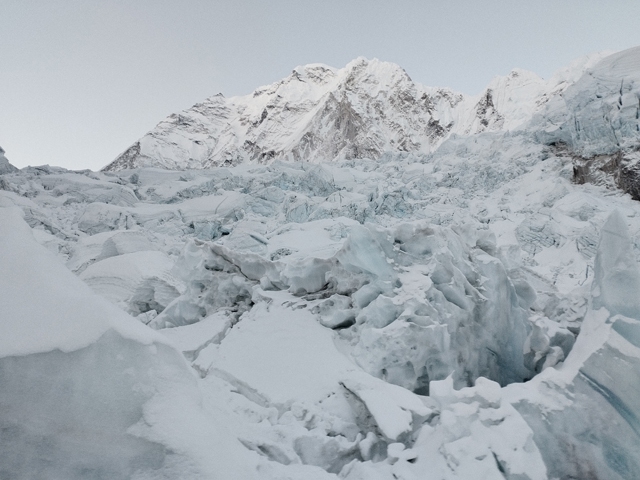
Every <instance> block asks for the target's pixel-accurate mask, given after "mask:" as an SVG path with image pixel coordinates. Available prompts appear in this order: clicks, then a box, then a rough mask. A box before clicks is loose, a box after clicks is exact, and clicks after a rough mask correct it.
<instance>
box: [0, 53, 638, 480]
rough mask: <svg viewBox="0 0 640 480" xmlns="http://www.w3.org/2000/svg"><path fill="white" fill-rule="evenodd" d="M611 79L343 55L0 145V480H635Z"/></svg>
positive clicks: (571, 70) (633, 342)
mask: <svg viewBox="0 0 640 480" xmlns="http://www.w3.org/2000/svg"><path fill="white" fill-rule="evenodd" d="M638 85H640V47H639V48H633V49H629V50H625V51H623V52H618V53H613V54H608V53H602V54H594V55H590V56H587V57H585V58H582V59H579V60H577V61H576V62H574V63H573V64H571V65H570V66H568V67H567V68H565V69H563V70H560V71H559V72H557V73H556V74H555V75H554V76H553V77H552V78H550V79H548V80H544V79H542V78H540V77H538V76H537V75H535V74H534V73H531V72H526V71H524V70H519V69H516V70H513V71H512V72H510V73H509V74H508V75H507V76H503V77H497V78H496V79H494V80H493V81H492V82H491V83H490V85H489V86H488V87H487V89H485V91H483V92H482V93H481V94H480V95H478V96H475V97H473V96H468V95H464V94H459V93H456V92H452V91H451V90H449V89H444V88H432V87H425V86H422V85H419V84H417V83H415V82H413V81H412V80H411V79H410V78H409V76H408V75H407V74H406V73H405V72H404V71H403V70H402V69H401V68H400V67H398V66H397V65H394V64H390V63H387V62H381V61H378V60H367V59H364V58H359V59H356V60H354V61H353V62H351V63H349V64H348V65H347V66H346V67H345V68H342V69H335V68H332V67H328V66H326V65H321V64H312V65H307V66H303V67H297V68H296V69H295V70H294V71H293V73H292V74H291V75H290V76H289V77H287V78H285V79H283V80H282V81H280V82H277V83H275V84H273V85H270V86H265V87H260V88H258V89H257V90H256V91H255V92H253V93H252V94H251V95H248V96H245V97H234V98H230V99H225V98H224V97H223V96H222V95H217V96H214V97H211V98H209V99H206V100H205V101H203V102H202V103H199V104H197V105H195V106H193V107H192V108H190V109H187V110H185V111H183V112H180V113H177V114H174V115H171V116H169V117H168V118H167V119H165V120H164V121H162V122H160V123H159V124H158V125H157V126H156V127H155V128H154V129H152V130H151V131H150V132H149V133H147V134H146V135H145V136H144V137H143V138H141V139H140V140H139V141H137V142H135V143H134V144H133V145H132V146H131V147H130V148H129V149H127V150H126V151H125V152H124V153H123V154H122V155H120V156H119V157H118V158H117V159H115V160H114V161H113V162H112V163H111V164H109V165H107V166H106V167H105V168H104V169H103V170H102V171H100V172H93V171H90V170H82V171H70V170H66V169H64V168H61V167H53V166H48V165H43V166H38V167H26V168H23V169H20V170H19V169H17V168H15V167H13V166H12V165H11V164H10V163H9V161H8V160H7V159H6V157H5V156H4V150H1V149H0V248H1V249H2V252H3V253H2V255H0V265H1V271H2V272H3V274H2V275H0V306H1V307H2V308H1V310H2V315H1V316H0V328H1V329H2V335H0V384H1V385H2V388H1V389H0V477H2V478H5V477H6V478H11V479H22V478H25V479H27V478H29V479H30V478H65V479H73V478H77V479H81V478H82V479H85V478H95V479H107V478H108V479H118V478H122V479H125V478H133V479H168V478H171V479H198V478H202V479H217V478H220V479H228V478H238V479H252V478H255V479H258V478H259V479H336V478H342V479H346V480H358V479H380V480H383V479H388V480H392V479H407V480H409V479H411V480H413V479H447V480H449V479H451V480H453V479H461V480H464V479H476V478H478V479H479V478H482V479H504V478H506V479H529V480H537V479H540V480H542V479H562V480H565V479H567V480H568V479H576V478H580V479H583V478H584V479H607V480H610V479H612V480H615V479H621V480H622V479H631V478H640V401H639V400H638V399H639V398H640V374H639V373H638V372H640V364H639V362H640V300H639V297H638V292H639V289H640V267H639V266H638V263H637V262H638V260H639V259H640V242H639V241H638V240H637V239H638V238H640V235H639V234H640V204H638V198H639V196H638V193H637V192H640V187H639V183H638V181H637V180H636V169H635V165H636V161H637V159H638V145H639V140H640V120H639V114H638V112H639V111H640V103H639V98H640V91H638Z"/></svg>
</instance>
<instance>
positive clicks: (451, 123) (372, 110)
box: [104, 55, 599, 171]
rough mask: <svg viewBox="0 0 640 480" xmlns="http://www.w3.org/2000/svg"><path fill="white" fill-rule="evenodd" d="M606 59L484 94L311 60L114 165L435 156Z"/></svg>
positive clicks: (524, 117)
mask: <svg viewBox="0 0 640 480" xmlns="http://www.w3.org/2000/svg"><path fill="white" fill-rule="evenodd" d="M598 58H599V56H598V55H594V56H590V57H587V58H585V59H583V60H582V61H579V62H576V64H575V65H573V66H572V67H571V68H570V69H569V70H568V71H563V72H561V73H559V74H558V75H556V76H555V77H554V78H552V79H551V80H550V81H544V80H542V79H541V78H540V77H539V76H537V75H536V74H534V73H531V72H527V71H524V70H514V71H512V72H511V73H510V74H509V75H508V76H506V77H497V78H496V79H494V80H493V81H492V82H491V84H490V85H489V86H488V87H487V89H486V90H485V91H484V92H483V93H482V94H481V95H479V96H477V97H470V96H467V95H463V94H460V93H456V92H453V91H451V90H449V89H446V88H431V87H425V86H422V85H420V84H416V83H414V82H413V81H412V80H411V79H410V78H409V76H408V75H407V73H406V72H405V71H404V70H402V68H400V67H399V66H397V65H395V64H392V63H388V62H381V61H379V60H371V61H369V60H366V59H364V58H359V59H356V60H354V61H353V62H351V63H349V64H348V65H347V66H346V67H345V68H342V69H339V70H337V69H335V68H331V67H328V66H326V65H320V64H313V65H306V66H303V67H298V68H296V69H295V70H294V71H293V72H292V73H291V75H290V76H288V77H287V78H285V79H283V80H281V81H279V82H277V83H274V84H273V85H269V86H266V87H261V88H258V89H257V90H256V91H254V92H253V93H252V94H251V95H247V96H244V97H233V98H230V99H226V98H224V97H223V96H222V95H220V94H219V95H216V96H214V97H210V98H208V99H206V100H205V101H204V102H202V103H199V104H196V105H194V106H193V107H191V108H190V109H187V110H185V111H182V112H180V113H178V114H173V115H170V116H169V117H168V118H167V119H165V120H164V121H162V122H161V123H160V124H158V126H156V128H154V129H153V130H152V131H150V132H149V133H147V134H146V135H145V136H144V137H143V138H142V139H140V140H139V141H138V142H136V143H135V144H134V145H132V146H131V147H129V149H127V150H126V151H125V152H124V153H123V154H122V155H120V156H119V157H118V158H117V159H116V160H115V161H114V162H112V163H111V164H109V165H108V166H107V167H105V169H104V170H105V171H116V170H121V169H123V168H137V167H159V168H169V169H187V168H210V167H214V166H220V165H223V166H231V165H238V164H241V163H245V162H248V163H257V164H265V163H269V162H271V161H273V160H275V159H281V160H295V161H304V162H312V163H319V162H327V161H334V160H336V159H351V158H373V159H377V158H379V157H380V156H381V155H383V154H384V153H398V152H411V153H425V154H426V153H430V152H432V151H433V150H434V149H435V148H437V147H438V146H439V145H440V144H441V143H442V142H443V141H444V140H445V139H446V138H448V137H450V136H451V135H453V134H459V135H473V134H476V133H480V132H484V131H506V130H513V129H516V128H517V127H519V126H521V125H523V124H524V123H526V122H527V121H528V120H529V119H530V118H531V116H532V115H533V114H535V113H536V112H538V111H539V110H540V109H541V108H542V106H543V104H544V103H545V102H547V101H549V100H550V99H552V98H555V97H556V96H558V95H559V94H560V93H561V92H563V91H564V89H566V88H567V87H568V86H569V85H571V84H573V83H574V82H575V81H576V79H577V78H578V77H579V76H580V74H581V73H583V72H584V71H585V69H586V68H587V67H588V66H590V65H592V64H593V63H595V62H596V60H597V59H598Z"/></svg>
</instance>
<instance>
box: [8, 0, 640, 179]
mask: <svg viewBox="0 0 640 480" xmlns="http://www.w3.org/2000/svg"><path fill="white" fill-rule="evenodd" d="M639 20H640V1H638V0H606V1H605V0H536V1H525V0H501V1H498V0H439V1H432V0H422V1H418V0H394V1H382V0H368V1H364V0H362V1H361V0H350V1H349V0H342V1H337V0H318V1H314V2H312V1H306V0H297V1H293V0H272V1H266V0H209V1H205V0H181V1H164V0H127V1H124V0H122V1H116V0H40V1H36V0H0V22H1V23H0V146H2V147H3V148H4V149H5V150H6V151H7V154H6V155H7V157H8V158H9V160H10V161H11V162H12V163H13V164H14V165H16V166H18V167H23V166H26V165H42V164H50V165H59V166H64V167H67V168H72V169H80V168H91V169H94V170H97V169H99V168H101V167H103V166H104V165H105V164H107V163H108V162H110V161H111V160H113V158H115V157H116V156H117V155H118V154H119V153H120V152H122V151H123V150H125V149H126V148H127V147H128V146H129V145H130V144H131V143H133V142H134V141H135V140H137V139H138V138H139V137H141V136H142V135H143V134H144V133H145V132H146V131H148V130H150V129H151V128H153V126H154V125H155V124H156V123H158V122H159V121H160V120H162V119H163V118H164V117H165V116H167V115H168V114H170V113H172V112H175V111H178V110H181V109H183V108H187V107H189V106H191V105H192V104H194V103H196V102H198V101H200V100H202V99H204V98H205V97H208V96H210V95H213V94H216V93H218V92H222V93H223V94H224V95H225V96H233V95H243V94H247V93H250V92H251V91H253V90H254V89H255V88H256V87H258V86H260V85H264V84H268V83H272V82H274V81H277V80H279V79H280V78H282V77H284V76H286V75H288V74H289V73H290V71H291V70H292V69H293V68H294V67H295V66H297V65H301V64H306V63H314V62H322V63H326V64H329V65H332V66H334V67H342V66H344V65H345V64H346V63H347V62H348V61H349V60H351V59H353V58H355V57H358V56H365V57H368V58H373V57H376V58H379V59H381V60H387V61H391V62H395V63H397V64H399V65H400V66H402V67H403V68H404V69H405V70H406V71H407V72H408V73H409V75H410V76H411V78H413V80H414V81H417V82H420V83H423V84H425V85H431V86H447V87H451V88H453V89H455V90H458V91H461V92H464V93H470V94H476V93H479V92H480V91H481V90H482V88H483V87H484V86H485V85H486V84H487V83H488V82H489V80H490V79H491V78H492V77H494V76H495V75H502V74H506V73H508V72H509V71H510V70H511V69H512V68H513V67H520V68H525V69H528V70H532V71H534V72H536V73H538V74H539V75H541V76H543V77H545V78H548V77H549V76H550V75H551V74H552V73H553V72H554V71H555V70H556V69H558V68H560V67H562V66H565V65H566V64H568V63H569V62H570V61H572V60H573V59H575V58H578V57H580V56H582V55H585V54H588V53H592V52H595V51H601V50H622V49H624V48H628V47H632V46H636V45H640V28H639V27H638V21H639Z"/></svg>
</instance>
